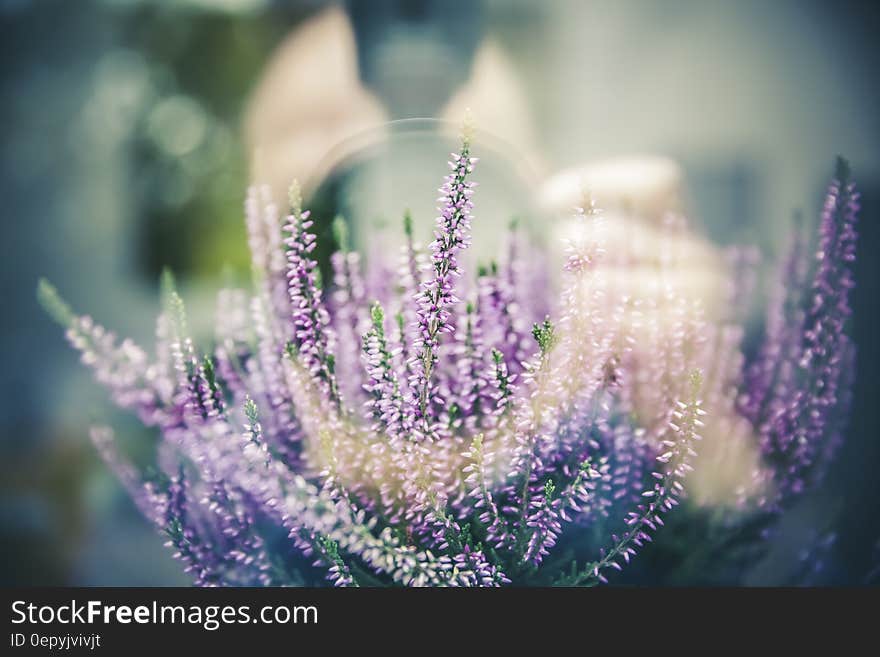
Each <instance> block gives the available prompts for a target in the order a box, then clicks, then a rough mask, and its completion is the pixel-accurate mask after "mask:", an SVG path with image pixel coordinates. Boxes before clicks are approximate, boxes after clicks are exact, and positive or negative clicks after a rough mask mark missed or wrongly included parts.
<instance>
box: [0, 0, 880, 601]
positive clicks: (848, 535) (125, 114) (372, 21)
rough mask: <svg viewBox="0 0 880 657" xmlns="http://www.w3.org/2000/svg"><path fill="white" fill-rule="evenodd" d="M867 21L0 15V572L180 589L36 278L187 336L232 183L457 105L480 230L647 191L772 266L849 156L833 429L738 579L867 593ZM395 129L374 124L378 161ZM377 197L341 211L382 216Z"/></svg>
mask: <svg viewBox="0 0 880 657" xmlns="http://www.w3.org/2000/svg"><path fill="white" fill-rule="evenodd" d="M878 19H880V10H878V8H877V6H876V4H874V3H868V2H865V3H857V2H819V1H810V0H798V1H793V0H779V1H777V2H772V3H767V2H759V1H757V0H755V1H752V0H741V1H740V2H736V3H733V2H722V1H720V0H719V1H712V0H709V1H706V0H700V1H698V0H662V1H661V0H617V1H615V2H607V1H602V0H595V1H583V0H570V1H565V0H556V1H555V2H537V1H527V0H508V1H502V0H484V1H478V0H474V1H472V2H459V1H456V0H373V1H370V2H368V1H362V2H358V1H355V0H352V1H351V2H348V3H331V2H318V1H308V2H294V1H286V2H282V1H272V0H88V1H87V0H84V1H82V2H76V3H73V2H67V1H65V0H54V1H53V0H0V98H2V103H0V198H2V199H3V203H2V208H3V210H2V212H3V225H4V226H5V230H6V233H5V234H4V237H3V239H2V241H0V243H2V246H3V258H2V259H0V268H2V285H3V295H4V306H3V309H4V310H3V312H2V342H0V350H2V352H0V355H2V379H0V385H2V402H0V550H2V555H0V556H2V559H0V564H2V565H0V582H2V583H4V584H92V585H101V584H103V585H165V584H184V583H187V580H186V579H185V578H184V577H183V576H182V575H181V574H180V572H179V568H178V566H177V564H176V563H175V562H174V561H172V560H171V559H170V557H169V555H168V553H167V552H166V551H165V550H164V549H163V548H162V546H161V543H162V539H161V538H160V537H159V536H157V535H155V534H154V532H153V530H152V529H151V528H150V527H148V525H147V524H146V522H145V521H143V520H142V519H141V518H140V517H139V516H138V514H137V513H136V511H135V509H134V507H133V505H132V504H131V503H130V502H129V501H128V499H127V498H126V497H125V495H124V493H123V491H122V489H121V487H120V486H119V485H118V484H117V483H116V482H115V480H114V479H113V478H112V476H111V475H110V473H109V472H108V471H107V470H106V469H105V468H104V467H103V465H102V464H101V463H100V462H99V460H98V458H97V456H96V454H95V453H94V451H93V449H92V446H91V443H90V442H89V440H88V437H87V427H88V425H89V423H90V421H92V420H93V419H95V418H110V423H111V424H113V425H114V426H115V427H116V428H117V429H118V432H117V433H118V434H119V435H123V436H125V439H126V440H127V441H129V442H130V443H131V444H132V445H135V447H136V445H137V442H138V441H139V440H146V439H148V437H147V436H145V435H144V433H143V432H142V430H141V429H139V428H138V426H137V424H136V423H135V422H134V421H133V420H132V419H131V418H128V417H127V416H125V415H122V414H118V413H115V412H114V411H113V410H112V408H111V407H110V406H109V404H108V403H107V402H106V401H105V398H104V394H103V391H102V390H101V389H99V388H98V386H97V385H95V384H93V383H92V382H91V380H90V377H89V374H88V372H86V371H85V370H84V369H83V368H82V367H81V366H80V365H79V363H78V362H77V359H76V356H75V355H74V354H73V352H72V351H71V350H70V349H69V348H68V347H67V345H66V343H65V342H64V340H63V338H62V335H61V332H60V330H59V329H58V327H57V326H56V325H54V324H52V323H51V322H50V321H49V319H48V318H47V317H46V316H45V314H44V313H43V311H42V310H41V309H40V308H39V306H38V305H37V303H36V301H35V296H34V290H35V287H36V282H37V280H38V278H39V277H41V276H45V277H47V278H49V279H50V280H52V281H53V282H54V283H55V284H56V285H57V286H58V287H59V289H60V291H61V293H62V294H63V295H64V296H65V297H66V298H67V299H68V300H69V301H70V302H71V303H72V305H73V306H74V308H75V309H77V310H78V311H79V312H84V313H89V314H91V315H93V316H94V317H96V318H97V319H98V320H99V321H100V322H101V323H103V324H105V325H106V326H108V327H109V328H111V329H113V330H114V331H117V332H118V333H120V334H124V335H130V336H132V337H134V338H135V339H136V340H137V341H139V342H140V343H141V344H145V345H149V344H150V342H151V334H152V330H153V317H154V315H155V313H156V311H157V305H158V302H157V281H158V275H159V272H160V271H161V269H162V268H163V267H165V266H169V267H171V268H172V269H173V270H174V271H175V273H176V274H177V276H178V279H179V281H180V284H181V287H182V289H183V291H184V296H185V297H186V298H187V300H188V301H189V305H190V307H191V315H192V316H193V319H194V321H195V322H196V325H197V329H198V327H199V325H201V326H202V327H205V326H208V325H209V324H210V322H211V304H212V303H213V295H214V292H215V291H216V289H217V288H218V287H219V286H220V285H221V283H222V282H224V281H229V280H233V281H243V280H245V278H246V276H247V272H248V253H247V248H246V241H245V236H244V227H243V220H242V211H241V207H242V202H243V198H244V191H245V187H246V185H247V184H248V182H249V181H250V180H251V179H259V180H261V181H265V182H267V183H268V184H270V185H271V189H272V190H273V193H275V194H276V195H279V194H281V193H283V189H284V188H285V186H286V185H287V183H288V182H289V181H290V180H291V179H292V178H293V177H298V178H300V179H301V180H303V181H304V185H305V188H306V193H307V196H310V195H311V196H315V203H316V204H318V205H320V203H321V202H323V201H322V200H321V199H322V198H324V196H326V194H327V189H328V188H332V183H333V181H334V180H336V179H338V178H339V177H341V176H342V177H344V175H345V172H346V167H348V166H349V164H350V163H351V162H352V159H353V158H354V159H355V160H357V158H359V157H361V156H362V154H363V153H364V152H367V153H368V154H369V152H370V151H369V147H370V145H372V144H375V143H385V142H386V141H387V138H388V134H389V129H388V128H387V127H385V128H381V127H379V126H383V125H386V124H387V122H389V121H399V120H402V119H409V118H414V117H429V118H437V119H444V120H447V121H450V122H457V121H460V119H461V116H462V115H463V112H464V108H465V107H470V108H471V109H472V110H473V112H474V115H475V117H476V120H477V122H478V125H480V126H481V127H485V128H486V129H487V130H488V131H490V132H491V133H493V137H492V139H494V140H495V141H491V140H490V143H492V144H495V145H496V150H497V152H498V153H501V154H502V155H499V156H498V157H496V158H495V159H496V160H497V161H498V162H502V164H499V165H498V170H499V173H498V176H497V180H500V181H505V180H506V181H508V182H510V181H513V182H511V184H510V185H509V186H508V187H506V188H504V187H503V186H499V185H496V192H495V194H496V196H495V200H497V201H498V203H499V205H498V207H499V208H500V209H499V210H498V213H499V214H501V213H505V212H507V209H506V208H505V206H504V201H505V200H507V201H510V199H511V198H514V199H515V198H518V197H517V196H516V195H515V194H509V195H507V194H506V193H499V192H498V191H497V190H498V189H499V188H500V189H507V190H511V189H516V193H517V194H520V193H522V189H529V190H531V189H534V190H536V191H535V193H534V194H531V195H529V198H530V199H531V200H533V201H534V203H535V204H536V205H537V206H541V207H542V208H543V210H542V211H544V212H545V213H547V216H549V213H551V212H552V211H553V210H554V209H556V206H559V205H563V204H565V203H567V202H568V196H570V191H571V190H570V187H571V185H570V184H569V182H570V181H571V180H573V179H582V178H584V177H587V178H593V179H595V180H597V181H600V182H599V183H598V184H599V186H600V187H601V186H602V184H605V185H606V187H607V188H609V189H614V188H615V185H619V184H620V183H619V181H620V178H621V177H623V178H624V179H626V180H627V181H629V182H631V183H632V184H633V185H635V186H637V187H638V188H639V189H640V190H641V191H640V192H638V193H636V194H635V195H634V196H633V197H632V198H629V201H630V202H636V204H638V203H639V202H642V203H643V205H644V207H642V208H641V210H643V211H644V213H646V214H651V212H652V211H653V206H652V203H655V201H656V195H657V193H659V192H657V190H658V189H659V190H660V192H662V194H665V195H666V196H664V197H663V198H664V199H666V201H668V195H669V194H671V195H672V196H673V197H674V198H675V201H674V203H673V205H675V206H676V207H675V209H685V210H687V211H688V212H689V214H691V215H693V216H694V217H695V218H696V221H697V223H698V225H699V227H700V234H701V235H702V236H703V237H704V238H705V239H706V240H707V242H711V243H714V244H715V245H719V246H725V245H730V244H735V243H741V242H745V243H751V244H755V245H757V246H758V247H759V249H760V251H761V253H762V255H763V256H764V257H765V259H766V260H767V261H769V262H772V260H773V259H774V258H775V257H776V256H777V255H778V254H779V252H780V250H781V249H782V248H783V237H784V235H785V233H786V231H787V230H788V228H789V227H790V218H791V215H792V211H793V210H795V209H796V208H800V209H803V210H804V212H805V213H806V215H807V216H808V217H810V218H814V217H815V216H816V215H817V213H818V209H819V207H820V203H821V198H822V193H823V188H824V185H825V184H826V182H827V180H828V179H829V177H830V175H831V173H832V170H833V162H834V156H835V155H837V154H842V155H845V156H846V157H847V158H848V159H849V160H850V162H851V164H852V168H853V170H854V174H855V177H856V180H857V181H858V183H859V186H860V188H861V190H862V192H863V196H864V212H863V214H862V220H861V227H860V230H861V236H862V237H861V243H860V255H861V257H860V259H859V261H858V267H857V280H858V284H859V287H858V289H857V291H856V297H855V304H854V305H855V322H854V333H855V340H856V343H857V344H858V346H859V350H860V358H859V372H858V378H857V385H856V396H855V406H854V410H853V418H852V424H851V428H850V431H849V436H848V439H847V441H846V443H845V444H844V447H843V448H842V450H841V452H840V454H839V457H838V459H837V460H836V462H835V464H834V466H833V468H832V470H831V473H830V476H829V479H828V481H827V483H826V484H825V485H824V486H823V487H822V488H821V490H819V491H817V492H815V493H813V494H811V495H809V496H807V497H806V498H805V499H803V500H802V502H801V503H800V504H799V506H798V508H797V509H796V510H795V511H794V512H793V513H792V514H790V516H788V517H787V518H786V521H785V527H784V531H783V532H781V533H780V534H779V536H778V537H776V538H775V539H774V543H773V548H772V550H771V551H770V554H769V555H768V557H767V558H766V559H765V560H764V561H762V562H761V563H758V564H755V566H754V568H753V570H752V572H751V573H750V574H749V578H748V582H749V583H753V584H781V583H786V582H788V581H789V579H788V578H790V577H791V572H790V571H791V569H795V568H797V560H798V554H799V553H800V551H801V550H802V549H803V547H804V546H805V545H807V544H808V543H809V542H810V541H812V540H813V538H812V537H814V536H816V535H817V534H821V535H824V534H826V533H828V532H834V533H835V534H836V535H837V540H836V541H835V542H834V543H833V545H831V547H830V548H829V549H828V550H829V557H828V558H827V559H826V560H825V568H824V570H823V571H822V573H819V574H816V575H815V577H814V580H815V581H816V583H825V584H860V583H863V582H865V577H866V575H867V573H868V572H869V571H870V570H871V568H872V564H874V563H876V562H875V561H874V560H875V559H876V558H877V556H876V550H877V546H878V541H880V502H878V500H880V477H878V476H877V466H878V464H880V439H878V436H880V426H878V425H880V423H878V414H877V412H876V409H870V408H869V405H870V404H871V403H872V402H873V401H874V399H875V398H876V395H877V387H876V383H874V382H873V380H874V379H875V378H876V375H875V372H876V371H878V368H880V355H878V347H877V341H876V340H874V339H873V338H874V336H873V335H872V334H870V333H869V329H873V328H874V327H875V326H877V322H878V319H880V318H878V309H877V304H876V299H877V294H878V283H880V275H878V265H877V260H876V258H871V257H869V254H873V253H876V251H877V249H878V248H880V234H878V233H880V231H878V228H877V219H878V210H877V208H878V207H880V87H878V84H877V75H876V71H877V66H878V64H880V43H878V41H877V39H876V33H877V28H878V27H880V22H878ZM412 125H413V124H411V123H406V122H404V123H402V124H401V123H394V124H392V126H397V127H393V128H392V129H390V134H391V135H392V137H393V139H395V140H397V141H395V142H394V143H400V140H399V135H400V134H401V133H402V134H405V135H406V134H410V128H411V127H412ZM415 125H416V132H417V133H419V132H420V131H421V132H430V129H425V124H415ZM400 126H403V128H401V127H400ZM407 126H409V127H407ZM429 128H430V126H429ZM404 141H405V140H404ZM432 143H433V142H432ZM490 150H491V149H490ZM492 152H493V153H494V152H495V151H492ZM386 155H387V153H386ZM489 159H491V158H489ZM380 161H381V158H380ZM504 162H506V164H503V163H504ZM442 164H443V163H442V161H441V162H440V163H439V165H440V168H439V169H438V171H439V174H440V175H442V173H443V169H442ZM505 167H506V168H505ZM585 167H586V168H585ZM422 168H423V167H422V166H421V165H418V166H416V167H414V169H415V170H417V171H421V170H422ZM566 171H568V172H569V173H567V174H566V173H565V172H566ZM597 171H598V172H599V173H597ZM621 171H623V172H624V173H620V172H621ZM340 172H342V173H340ZM560 172H562V173H560ZM584 172H588V173H584ZM634 172H635V173H634ZM426 174H429V177H430V179H431V180H435V181H436V180H437V179H438V178H437V175H436V172H435V171H434V170H433V169H431V170H426ZM627 176H629V178H627ZM493 179H494V178H493ZM516 181H522V182H524V183H526V184H525V185H524V186H523V187H522V188H521V187H520V186H518V185H516ZM603 181H604V182H603ZM481 182H483V183H484V185H485V186H486V187H487V188H488V187H490V185H488V184H486V183H485V181H484V180H483V179H482V178H481ZM401 184H403V183H401ZM434 186H436V184H434ZM416 188H417V190H418V191H419V192H421V188H419V187H418V186H416ZM397 191H398V192H400V194H403V193H404V190H403V189H402V188H401V187H400V186H398V188H397ZM482 193H483V188H482V187H481V194H482ZM609 194H610V195H612V196H613V194H614V192H613V191H612V192H609ZM322 195H324V196H322ZM391 196H392V198H394V199H395V201H397V200H400V199H399V196H395V195H393V194H392V195H391ZM377 198H380V201H378V202H377V206H376V207H371V208H370V210H369V212H370V213H372V214H371V216H369V217H364V218H360V219H358V218H355V219H356V220H357V221H373V220H374V219H375V218H376V217H380V216H381V218H382V219H383V220H385V219H389V217H388V216H387V215H388V213H390V212H398V209H397V208H389V207H387V203H386V202H384V201H382V200H381V198H383V197H381V195H379V196H377ZM432 200H433V196H432V191H431V190H430V189H429V190H428V196H427V202H430V201H432ZM531 200H530V201H529V202H531ZM666 201H664V202H666ZM490 202H491V201H490ZM517 203H519V201H517ZM402 207H404V205H403V204H401V207H400V209H401V210H402ZM540 212H541V211H538V210H536V211H535V216H536V217H539V219H538V221H540V220H543V219H540V217H542V216H544V215H541V214H540ZM374 215H375V216H374ZM391 218H392V219H395V220H396V215H395V216H392V217H391ZM539 227H540V225H539ZM537 232H541V231H537ZM362 234H363V231H362ZM361 246H369V245H368V244H366V242H364V243H363V244H361ZM697 273H698V274H699V272H697ZM761 289H763V288H761ZM756 296H757V298H756V300H755V302H754V304H753V305H754V306H755V307H756V308H757V307H759V306H760V302H761V297H762V295H761V294H760V293H759V294H757V295H756ZM752 323H753V324H754V325H755V326H758V327H759V324H757V323H756V322H754V321H753V322H752ZM753 328H754V327H753ZM875 581H876V580H875Z"/></svg>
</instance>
